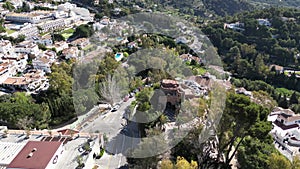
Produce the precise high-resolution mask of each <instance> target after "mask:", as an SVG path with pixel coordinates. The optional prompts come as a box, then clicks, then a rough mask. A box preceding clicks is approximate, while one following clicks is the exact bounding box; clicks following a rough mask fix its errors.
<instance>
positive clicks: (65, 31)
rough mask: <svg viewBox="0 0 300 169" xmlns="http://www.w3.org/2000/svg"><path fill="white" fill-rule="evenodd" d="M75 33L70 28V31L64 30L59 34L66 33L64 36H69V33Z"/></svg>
mask: <svg viewBox="0 0 300 169" xmlns="http://www.w3.org/2000/svg"><path fill="white" fill-rule="evenodd" d="M74 32H75V30H74V29H72V28H70V29H65V30H63V31H62V32H61V33H62V34H63V33H66V34H70V33H72V34H73V33H74Z"/></svg>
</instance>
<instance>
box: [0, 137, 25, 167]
mask: <svg viewBox="0 0 300 169" xmlns="http://www.w3.org/2000/svg"><path fill="white" fill-rule="evenodd" d="M24 146H25V144H24V143H10V142H0V165H8V164H9V163H10V162H11V161H12V160H13V159H14V158H15V157H16V156H17V154H18V153H19V152H20V151H21V149H22V148H23V147H24Z"/></svg>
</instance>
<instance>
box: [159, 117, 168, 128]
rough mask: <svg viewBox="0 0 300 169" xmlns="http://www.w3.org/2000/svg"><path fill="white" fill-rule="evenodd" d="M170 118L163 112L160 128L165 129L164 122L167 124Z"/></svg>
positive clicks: (160, 118)
mask: <svg viewBox="0 0 300 169" xmlns="http://www.w3.org/2000/svg"><path fill="white" fill-rule="evenodd" d="M168 120H169V118H168V117H167V116H166V115H164V114H162V115H161V116H160V117H159V128H160V130H163V129H164V127H163V126H164V124H166V123H167V122H168Z"/></svg>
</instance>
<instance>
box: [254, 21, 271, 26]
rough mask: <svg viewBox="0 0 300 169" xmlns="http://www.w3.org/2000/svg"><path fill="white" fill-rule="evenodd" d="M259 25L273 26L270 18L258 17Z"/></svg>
mask: <svg viewBox="0 0 300 169" xmlns="http://www.w3.org/2000/svg"><path fill="white" fill-rule="evenodd" d="M257 22H258V24H259V25H264V26H267V27H270V26H272V24H271V22H270V21H269V20H268V19H257Z"/></svg>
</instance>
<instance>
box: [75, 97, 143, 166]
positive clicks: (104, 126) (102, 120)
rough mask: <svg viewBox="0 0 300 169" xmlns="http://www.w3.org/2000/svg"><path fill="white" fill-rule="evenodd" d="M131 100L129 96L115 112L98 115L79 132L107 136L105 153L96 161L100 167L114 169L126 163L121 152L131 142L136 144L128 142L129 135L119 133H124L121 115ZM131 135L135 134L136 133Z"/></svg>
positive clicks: (123, 121) (123, 122) (123, 120)
mask: <svg viewBox="0 0 300 169" xmlns="http://www.w3.org/2000/svg"><path fill="white" fill-rule="evenodd" d="M133 100H134V99H133V98H131V99H129V100H128V101H127V102H123V103H122V104H121V106H120V108H119V109H118V110H117V111H116V112H108V113H106V114H103V115H100V116H99V117H98V118H97V119H95V120H94V121H93V122H90V123H88V124H87V125H86V126H84V127H83V128H82V129H81V132H95V131H97V132H100V133H105V134H106V136H107V137H108V143H107V144H106V147H105V149H106V153H105V154H104V156H103V157H102V158H101V159H100V160H97V161H96V163H97V164H98V165H99V166H100V168H107V169H111V168H112V169H115V168H119V167H120V166H122V165H124V164H126V157H125V156H124V155H123V152H125V151H126V150H127V149H128V148H127V147H129V146H131V145H133V143H134V144H137V141H134V142H130V138H131V137H127V136H126V134H121V130H122V133H124V129H123V128H124V125H125V119H123V115H124V113H125V109H126V108H127V107H128V106H129V105H130V103H131V102H132V101H133ZM132 128H136V126H132ZM136 129H137V128H136ZM127 131H128V130H126V129H125V133H126V132H127ZM131 132H133V131H131ZM134 132H138V131H134ZM133 135H135V136H137V135H138V134H133ZM129 144H130V145H129Z"/></svg>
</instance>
